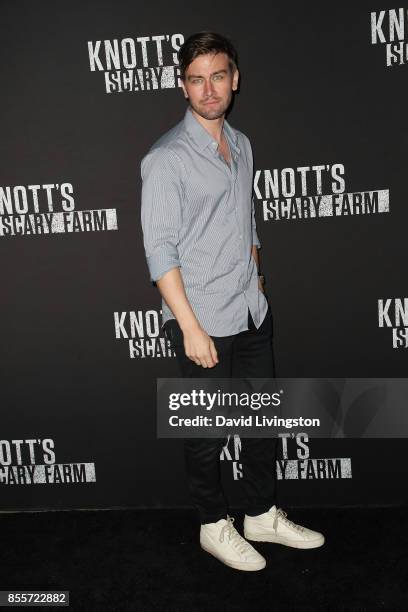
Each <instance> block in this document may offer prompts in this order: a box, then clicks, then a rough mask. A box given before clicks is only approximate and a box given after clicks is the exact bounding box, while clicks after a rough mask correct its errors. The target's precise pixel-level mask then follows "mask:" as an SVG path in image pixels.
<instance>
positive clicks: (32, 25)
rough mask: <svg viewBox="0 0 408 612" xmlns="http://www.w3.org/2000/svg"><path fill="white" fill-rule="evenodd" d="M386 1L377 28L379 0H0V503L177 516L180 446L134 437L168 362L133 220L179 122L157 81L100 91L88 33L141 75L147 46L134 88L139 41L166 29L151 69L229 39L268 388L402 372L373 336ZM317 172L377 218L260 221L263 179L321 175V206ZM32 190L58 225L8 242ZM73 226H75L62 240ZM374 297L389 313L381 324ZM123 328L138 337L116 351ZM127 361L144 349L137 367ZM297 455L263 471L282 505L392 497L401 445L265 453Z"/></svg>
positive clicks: (399, 283)
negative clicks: (279, 473)
mask: <svg viewBox="0 0 408 612" xmlns="http://www.w3.org/2000/svg"><path fill="white" fill-rule="evenodd" d="M391 9H395V10H396V11H397V13H396V14H397V16H399V13H398V7H397V6H395V5H394V4H392V3H389V2H385V1H384V2H381V3H380V4H379V3H375V2H371V3H368V2H362V1H361V0H360V1H358V2H356V3H354V4H353V6H351V5H347V4H346V3H343V4H339V3H335V2H324V3H323V2H313V3H304V2H300V1H299V2H290V3H287V2H283V1H280V2H276V3H269V2H259V1H256V0H255V1H254V2H250V3H247V2H242V3H226V4H223V3H220V2H205V3H198V2H192V3H190V4H189V5H188V4H186V3H185V2H179V1H175V2H172V3H168V2H164V1H163V0H160V1H155V2H149V3H147V2H129V1H121V2H113V1H110V2H96V1H89V0H88V1H86V2H71V3H62V2H61V3H58V2H45V1H43V2H40V3H38V2H37V3H33V2H22V1H16V2H13V3H6V2H2V3H1V19H0V40H1V45H2V73H1V86H2V87H1V89H2V96H1V108H2V112H1V118H0V129H1V138H0V156H1V163H0V186H1V188H2V192H1V194H2V204H1V205H2V210H1V211H0V212H1V214H3V215H4V217H3V221H4V222H3V225H2V227H3V231H2V233H3V234H4V235H0V248H1V256H2V259H1V261H2V274H1V276H2V283H1V285H2V299H1V303H2V314H1V344H0V346H1V348H0V350H1V353H2V357H1V364H2V365H1V371H2V382H1V390H2V419H1V425H2V426H1V436H0V438H1V442H0V464H1V465H0V468H1V471H0V484H1V488H2V495H1V498H0V499H1V501H0V509H3V510H6V509H21V510H22V509H31V508H103V507H115V506H138V507H160V506H181V505H186V504H188V503H189V498H188V493H187V489H186V485H185V482H184V475H183V474H184V472H183V456H182V446H181V444H180V442H179V441H177V440H158V439H157V438H156V434H155V389H156V378H157V377H166V376H177V375H178V370H177V365H176V362H175V358H174V356H172V355H171V354H167V353H166V350H164V351H163V347H164V346H165V345H164V340H163V339H161V340H160V338H158V337H157V333H158V327H157V325H158V322H159V321H160V317H159V315H160V296H159V292H158V290H157V288H155V287H154V286H152V284H151V283H150V282H149V276H148V270H147V265H146V261H145V255H144V249H143V241H142V233H141V227H140V189H141V180H140V160H141V157H142V156H143V155H144V153H145V152H146V151H147V149H148V148H149V146H150V145H151V144H152V143H153V142H154V141H155V140H156V139H157V138H158V137H159V136H160V135H161V134H162V133H163V132H164V131H166V130H168V129H169V128H170V127H172V126H173V125H174V124H175V123H176V122H178V121H179V120H180V119H181V118H182V116H183V114H184V109H185V100H184V97H183V95H182V92H181V89H180V88H179V87H178V86H177V81H176V86H172V84H171V78H170V80H169V79H167V81H166V79H164V81H162V84H164V85H166V84H167V87H166V86H163V87H159V88H157V89H150V90H149V89H145V90H140V89H139V90H133V91H122V92H114V91H112V92H110V93H107V91H106V85H105V74H104V72H105V70H98V69H96V70H91V65H92V62H91V59H90V54H89V51H88V42H89V43H90V44H91V49H93V51H94V52H95V53H96V51H95V49H96V45H97V43H96V41H102V43H101V47H100V50H99V51H100V52H99V54H98V57H99V62H100V66H101V67H102V68H104V69H106V56H105V55H104V43H103V41H105V40H106V41H111V44H112V46H113V47H112V48H113V49H114V45H115V44H116V43H114V42H112V41H115V40H116V41H118V45H119V48H120V46H121V41H123V39H132V40H133V41H136V42H134V44H135V49H136V64H137V65H136V67H134V71H135V72H136V71H137V69H138V68H140V67H142V65H143V41H140V40H139V41H137V39H138V38H140V37H148V39H147V40H146V43H145V44H146V47H145V48H146V58H147V59H146V62H145V63H146V64H147V66H143V67H144V68H145V69H146V70H145V72H144V73H137V74H139V76H140V75H141V76H142V77H143V83H148V81H146V80H145V79H146V78H147V77H148V76H149V74H150V76H151V78H152V79H153V82H154V77H153V76H152V74H153V72H152V70H151V68H154V67H157V66H158V65H159V63H160V62H159V60H158V53H157V48H158V47H157V46H156V42H155V41H154V40H152V38H151V37H153V36H160V35H162V36H164V37H166V35H169V38H168V39H166V38H164V39H163V41H162V49H163V61H164V64H165V65H166V66H174V64H175V62H174V61H173V59H172V53H174V48H172V47H171V42H172V41H173V43H174V44H176V45H177V44H178V43H179V42H181V40H182V37H183V36H184V37H187V36H188V35H189V34H191V33H193V32H195V31H199V30H204V29H208V30H215V31H218V32H220V33H223V34H225V35H227V36H230V37H231V38H232V40H233V41H234V43H235V44H236V46H237V48H238V52H239V60H240V62H239V63H240V70H241V86H240V92H239V95H238V96H237V97H236V99H235V103H234V105H233V109H232V111H231V113H230V115H229V116H228V120H229V121H230V123H231V124H232V125H233V126H235V127H237V128H238V129H240V130H242V131H243V132H244V133H246V134H247V135H248V136H249V138H250V139H251V141H252V145H253V149H254V158H255V168H256V170H257V171H258V172H259V175H258V177H260V178H259V180H258V179H257V181H258V182H257V186H258V187H259V189H260V191H259V194H258V196H259V197H258V198H257V200H256V218H257V226H258V233H259V236H260V240H261V243H262V249H261V251H260V257H261V262H262V268H263V271H264V273H265V276H266V282H267V293H268V296H269V298H270V302H271V304H272V308H273V315H274V333H275V353H276V365H277V373H278V375H279V376H305V377H306V376H307V377H309V376H310V377H313V376H315V377H376V376H381V377H388V376H389V377H398V376H402V377H403V376H405V375H406V371H407V368H406V365H407V352H406V348H405V344H404V341H403V340H401V341H400V342H399V344H400V345H401V346H394V345H393V333H394V334H395V333H397V332H398V333H399V334H400V337H402V338H403V334H404V333H406V332H407V326H408V322H407V320H406V319H405V320H404V319H403V318H402V319H400V320H399V321H395V316H394V317H393V316H392V313H393V308H394V306H395V304H396V303H395V300H396V299H397V300H401V301H402V302H401V303H403V301H404V299H405V298H407V296H408V289H407V283H406V255H407V246H406V227H407V221H408V213H407V207H406V176H405V174H406V173H405V163H406V157H405V152H406V141H407V138H406V134H407V127H408V125H407V124H408V119H407V113H406V97H405V94H406V91H407V85H406V82H407V70H408V65H407V64H406V63H403V62H402V63H397V64H392V65H387V60H386V58H387V55H386V53H387V52H386V49H387V44H388V43H390V42H391V43H392V42H393V39H392V38H390V37H391V36H392V32H391V33H390V31H389V20H390V13H389V10H391ZM382 10H384V11H385V14H384V16H383V21H382V25H380V26H379V25H378V19H379V17H378V15H379V13H380V11H382ZM401 10H402V9H401ZM403 11H404V12H403V17H404V20H405V21H404V25H405V29H404V31H403V32H401V31H400V33H399V36H400V38H401V39H404V40H405V42H402V43H401V48H403V49H404V50H405V51H406V44H407V39H408V31H407V30H408V28H407V25H408V22H407V18H406V16H407V10H406V9H403ZM372 12H375V13H376V14H377V17H376V19H377V22H376V23H377V26H378V28H377V38H378V37H380V34H378V30H379V29H381V31H382V32H383V35H384V38H385V40H384V41H383V42H379V41H378V42H376V44H372V28H371V13H372ZM391 18H392V14H391ZM177 35H178V36H177ZM172 36H174V38H172ZM394 38H395V37H394ZM395 42H396V41H394V43H395ZM126 45H127V46H126ZM125 48H126V49H127V50H128V51H129V50H130V49H131V48H132V43H131V42H127V43H126V44H125ZM93 57H94V62H95V61H96V60H95V54H94V56H93ZM405 57H406V56H405ZM126 58H127V64H128V66H129V62H130V59H129V58H130V55H127V56H126V57H125V58H124V57H123V55H121V56H120V59H119V60H118V61H119V64H118V67H117V66H112V70H113V71H114V72H115V71H116V70H117V71H118V72H119V73H120V75H121V76H122V77H123V74H124V73H127V74H128V75H129V73H128V72H127V70H128V69H129V68H128V67H126V66H124V61H125V63H126ZM112 61H114V60H112ZM115 61H116V60H115ZM98 66H99V64H98V61H96V67H98ZM174 70H175V69H174V67H173V68H171V69H169V74H170V77H171V74H173V75H174V74H176V73H175V72H174ZM111 78H112V72H110V76H109V79H111ZM334 164H340V165H341V166H339V168H341V167H342V166H343V167H344V169H343V170H340V171H339V173H340V175H341V176H342V178H343V179H344V188H343V189H342V191H343V192H346V193H349V194H350V193H355V192H359V193H363V194H364V193H366V192H376V191H380V190H383V191H385V192H388V193H386V195H385V196H384V197H383V198H382V199H381V197H380V204H379V207H378V209H375V208H374V212H371V213H370V212H369V211H367V214H357V213H356V212H355V210H354V213H355V214H347V212H350V211H351V213H352V212H353V210H352V209H350V208H349V209H347V207H345V208H343V209H341V208H340V209H338V210H341V211H342V212H343V214H341V215H340V214H339V215H329V216H322V217H321V218H314V217H311V218H296V217H295V212H296V210H295V209H292V211H295V212H293V214H292V218H291V219H281V220H273V219H268V218H265V215H264V204H263V200H268V194H266V193H265V192H264V191H263V189H264V177H265V171H270V172H271V175H272V176H273V173H274V171H275V170H276V171H277V174H278V176H280V175H281V173H282V171H283V170H284V169H292V170H287V171H286V172H283V176H284V177H285V176H286V177H290V176H291V175H292V176H295V177H297V179H296V182H295V194H294V195H295V196H297V197H299V196H301V195H304V194H302V189H301V183H300V181H299V180H298V178H299V176H300V175H299V172H298V171H297V170H296V169H297V168H299V167H310V168H311V167H312V166H319V165H320V166H323V169H322V190H321V191H320V193H321V194H331V193H333V184H332V178H331V176H332V175H331V174H330V173H331V172H332V170H331V169H332V167H333V166H334ZM64 183H65V184H68V186H67V185H65V187H62V185H63V184H64ZM337 184H339V183H337ZM33 185H37V186H39V187H38V189H37V191H36V190H35V189H34V190H33V189H32V188H31V189H30V188H29V186H31V187H32V186H33ZM43 185H53V187H48V188H46V187H43ZM57 185H58V187H57ZM18 186H20V187H21V188H20V189H18V188H17V189H15V188H16V187H18ZM8 187H9V188H10V189H9V191H7V188H8ZM287 187H288V185H287ZM289 187H290V185H289ZM306 188H307V194H308V195H309V196H316V195H317V194H318V193H319V187H318V184H317V182H316V171H313V170H311V171H309V173H308V175H307V185H306ZM47 189H48V194H51V195H52V198H53V211H51V212H55V213H58V214H59V215H60V216H58V214H57V215H56V217H55V219H54V221H53V222H54V224H55V225H54V226H53V228H54V230H55V229H56V230H58V229H59V230H61V229H66V230H68V231H54V232H52V233H39V229H38V227H39V225H38V226H37V232H35V231H34V232H32V233H31V234H30V233H29V232H30V225H24V227H25V230H26V233H25V234H23V235H7V230H5V229H4V228H5V227H6V228H7V227H10V223H11V221H10V216H7V212H8V213H10V212H11V213H13V214H15V215H16V214H17V213H19V214H21V216H19V217H18V219H19V220H20V221H19V222H25V223H27V221H26V217H27V215H28V216H29V215H30V214H32V213H34V212H36V210H37V209H36V208H35V201H34V196H33V194H34V193H36V194H37V196H38V201H39V204H38V212H39V213H42V214H43V216H42V217H41V215H40V216H38V217H36V219H37V221H38V224H41V223H44V224H45V220H44V219H45V217H44V213H46V212H48V213H49V212H50V204H49V201H48V200H47ZM279 191H280V194H279V195H281V194H282V187H281V189H280V190H279ZM283 192H284V194H285V193H287V192H285V191H284V189H283ZM64 194H65V196H66V195H67V194H69V195H71V199H70V198H69V197H68V198H67V197H65V199H64ZM292 195H293V194H292ZM380 195H381V194H380ZM25 197H26V198H27V199H26V200H25ZM273 197H275V195H269V204H268V203H267V204H266V207H268V206H269V205H270V203H271V199H272V198H273ZM278 197H279V196H278ZM362 197H364V196H362ZM384 198H385V200H384ZM72 202H74V206H75V211H86V210H96V211H98V210H99V211H102V210H108V211H109V210H111V209H114V211H113V212H110V213H109V212H108V213H103V214H102V215H101V217H99V219H100V220H102V221H101V222H102V223H103V222H104V219H107V223H108V224H109V223H111V226H112V229H110V230H102V231H101V230H99V231H98V230H97V226H96V221H95V220H94V221H93V223H94V226H93V227H92V228H91V231H84V227H85V226H84V225H83V220H84V217H80V215H79V216H78V218H77V219H76V221H75V219H74V218H73V216H72V211H71V212H69V213H68V215H67V218H68V217H69V219H70V220H67V221H66V225H64V222H63V224H62V227H59V226H58V223H59V221H61V218H62V217H61V215H62V211H63V207H64V205H65V206H66V210H68V211H69V208H70V205H72ZM384 202H385V203H384ZM387 207H388V208H389V210H387ZM381 211H382V212H381ZM24 213H26V214H24ZM105 214H106V217H104V216H103V215H105ZM70 215H71V217H70ZM40 217H41V218H40ZM81 219H82V221H81ZM93 219H94V218H93ZM115 220H116V223H117V229H114V227H115ZM75 222H76V223H77V225H76V226H75V227H76V229H77V230H78V231H70V230H72V229H73V228H74V223H75ZM7 223H8V224H9V225H7ZM81 223H82V225H81ZM31 227H33V226H31ZM44 227H46V226H45V225H44ZM379 300H384V301H385V300H392V302H391V306H389V310H387V312H388V314H389V319H387V318H385V319H383V322H384V321H385V322H386V324H385V325H383V326H380V325H379ZM387 308H388V306H387ZM394 314H395V313H394ZM407 315H408V313H407ZM132 316H133V317H134V320H136V321H142V322H143V321H144V323H145V324H144V325H142V328H138V327H137V326H133V331H134V335H135V337H133V338H126V335H131V323H130V321H131V318H132ZM138 317H140V319H138ZM149 325H150V326H151V328H150V331H149ZM391 327H395V328H399V331H398V330H397V332H393V330H392V329H391ZM397 345H398V342H397ZM138 347H139V348H138ZM143 347H144V349H145V350H147V351H149V348H150V349H152V350H153V353H151V354H147V355H146V356H144V357H143V356H142V354H141V352H140V351H141V350H142V348H143ZM132 350H133V352H132ZM30 440H31V442H29V441H30ZM16 441H21V442H16ZM236 442H239V441H236ZM305 448H306V449H308V451H306V452H307V453H308V457H309V459H315V460H317V459H323V460H324V461H323V462H321V463H320V464H319V465H320V467H321V470H320V472H318V471H316V470H315V469H314V468H315V467H316V465H317V464H316V462H314V463H313V461H309V463H308V464H307V462H306V463H303V464H302V469H301V470H300V472H297V471H296V470H297V467H296V465H298V464H296V465H295V474H297V475H302V477H301V478H284V479H282V481H281V483H280V487H279V491H280V498H281V501H282V503H284V504H291V505H299V506H300V505H303V506H305V505H321V506H324V505H332V504H335V505H354V504H367V505H370V504H397V503H401V502H405V501H406V487H405V481H406V478H405V477H406V472H407V467H406V460H405V452H406V449H407V444H406V441H405V440H332V441H330V440H320V441H316V440H315V441H309V442H308V443H307V444H304V440H303V445H302V440H299V443H298V444H297V443H296V442H295V441H293V440H289V441H288V445H287V458H288V459H291V460H297V459H298V458H300V459H302V457H303V458H304V455H303V456H302V455H300V457H299V455H298V454H297V453H298V452H299V453H301V452H302V451H304V449H305ZM30 449H31V453H30ZM49 449H51V450H52V451H53V453H52V452H49ZM283 451H284V449H283V448H282V449H281V454H282V452H283ZM339 458H343V459H344V461H343V462H342V463H339V462H336V461H335V459H339ZM47 462H49V465H48V463H47ZM54 464H56V465H58V466H60V467H58V468H54V467H53V466H54ZM72 464H78V466H77V467H76V468H75V467H74V466H73V465H72ZM85 464H86V465H85ZM44 465H48V467H47V468H44V467H43V466H44ZM64 465H65V466H67V467H65V468H64ZM81 465H82V466H83V467H82V468H81ZM339 465H340V466H342V467H341V471H340V472H339V471H337V472H336V466H337V469H340V468H339V467H338V466H339ZM33 466H35V469H32V468H33ZM222 466H223V476H224V480H225V485H226V487H227V489H228V491H229V493H230V495H231V498H232V500H237V499H239V486H238V483H237V480H239V476H240V464H239V453H238V452H237V453H235V452H234V445H233V443H232V441H231V444H230V446H229V450H228V452H227V453H226V454H225V455H224V456H223V458H222ZM29 467H31V472H30V470H29V469H28V468H29ZM331 468H333V469H334V471H333V470H331ZM343 468H344V469H343ZM81 469H82V470H84V471H81ZM30 473H32V474H33V475H32V476H30ZM93 474H95V475H96V479H94V478H93ZM319 475H320V477H318V476H319ZM333 476H334V477H333ZM58 477H59V481H58ZM44 478H45V482H44ZM52 478H54V479H55V480H56V481H54V482H48V481H50V479H51V480H52ZM31 479H32V480H34V481H35V482H32V481H31ZM78 480H79V482H76V481H78ZM81 481H82V482H81ZM87 481H89V482H87Z"/></svg>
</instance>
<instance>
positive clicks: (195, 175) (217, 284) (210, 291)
mask: <svg viewBox="0 0 408 612" xmlns="http://www.w3.org/2000/svg"><path fill="white" fill-rule="evenodd" d="M223 130H224V134H225V137H226V139H227V142H228V145H229V148H230V152H231V165H229V164H228V163H227V162H226V161H225V160H224V158H223V156H222V155H221V153H219V151H218V143H217V142H216V141H215V140H214V138H213V137H212V136H211V134H210V133H209V132H208V131H207V130H206V129H205V128H204V127H203V126H202V125H201V123H200V122H199V121H198V120H197V119H196V118H195V117H194V115H193V113H192V112H191V110H190V107H189V106H188V107H187V109H186V112H185V115H184V118H183V119H182V120H181V121H180V122H179V123H178V124H176V125H175V126H174V127H173V128H172V129H170V130H169V131H168V132H166V133H165V134H164V135H163V136H161V137H160V138H159V139H158V140H157V141H156V142H155V143H154V144H153V145H152V147H151V148H150V150H149V151H148V153H147V154H146V155H145V156H144V157H143V159H142V162H141V176H142V204H141V222H142V230H143V242H144V249H145V253H146V259H147V265H148V269H149V272H150V278H151V280H152V281H156V280H158V279H159V278H161V277H162V276H163V274H164V273H165V272H167V271H168V270H171V269H172V268H175V267H180V273H181V276H182V279H183V283H184V287H185V291H186V295H187V298H188V301H189V302H190V304H191V307H192V309H193V311H194V314H195V315H196V317H197V319H198V321H199V323H200V325H201V327H202V328H203V329H204V330H205V331H206V332H207V333H208V334H209V335H211V336H229V335H232V334H237V333H239V332H241V331H244V330H246V329H248V308H249V310H250V312H251V315H252V318H253V321H254V323H255V325H256V327H257V328H258V327H259V326H260V325H261V323H262V321H263V320H264V318H265V315H266V312H267V309H268V302H267V300H266V297H265V295H264V294H263V292H262V291H261V290H260V289H259V285H258V273H257V268H256V263H255V260H254V258H253V257H252V252H251V251H252V245H253V244H254V245H256V246H257V247H258V248H259V247H260V246H261V245H260V242H259V238H258V235H257V231H256V222H255V210H254V200H253V157H252V150H251V144H250V142H249V139H248V138H247V136H245V134H243V133H242V132H240V131H239V130H236V129H234V128H232V127H231V125H230V124H229V123H228V122H227V121H226V119H224V127H223ZM174 318H175V316H174V314H173V312H172V311H171V310H170V308H169V306H168V305H167V303H166V301H165V300H164V299H163V298H162V326H163V325H164V323H165V322H166V321H168V320H169V319H174Z"/></svg>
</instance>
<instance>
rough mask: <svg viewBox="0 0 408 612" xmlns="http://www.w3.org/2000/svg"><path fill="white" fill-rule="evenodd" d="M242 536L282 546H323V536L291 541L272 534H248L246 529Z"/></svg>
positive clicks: (254, 540)
mask: <svg viewBox="0 0 408 612" xmlns="http://www.w3.org/2000/svg"><path fill="white" fill-rule="evenodd" d="M244 538H245V539H246V540H252V541H253V542H272V543H273V544H282V545H283V546H290V547H291V548H304V549H306V548H319V547H320V546H323V544H324V537H323V538H322V539H319V540H311V541H309V542H307V541H303V542H302V541H300V542H293V541H292V540H287V539H286V538H283V537H282V536H274V535H272V534H271V535H268V534H265V535H262V534H256V535H255V534H254V535H251V534H249V533H248V532H247V531H245V532H244Z"/></svg>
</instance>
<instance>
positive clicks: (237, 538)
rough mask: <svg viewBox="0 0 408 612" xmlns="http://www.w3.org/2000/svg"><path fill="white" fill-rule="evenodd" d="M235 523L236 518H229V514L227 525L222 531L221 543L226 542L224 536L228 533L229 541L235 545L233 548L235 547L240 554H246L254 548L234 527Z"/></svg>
mask: <svg viewBox="0 0 408 612" xmlns="http://www.w3.org/2000/svg"><path fill="white" fill-rule="evenodd" d="M234 521H235V519H234V517H233V516H229V514H227V522H226V523H225V525H224V526H223V528H222V529H221V533H220V542H223V541H224V535H225V533H227V534H228V540H229V541H230V542H231V543H232V544H233V546H235V548H236V549H237V550H238V551H239V552H242V553H244V552H246V551H248V550H250V549H251V548H252V546H251V544H250V543H249V542H247V541H246V540H245V539H244V538H243V537H242V536H241V535H240V534H239V533H238V531H237V530H236V529H235V527H234V525H233V523H234Z"/></svg>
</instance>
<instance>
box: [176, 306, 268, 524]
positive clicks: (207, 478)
mask: <svg viewBox="0 0 408 612" xmlns="http://www.w3.org/2000/svg"><path fill="white" fill-rule="evenodd" d="M248 327H249V329H248V330H245V331H243V332H240V333H238V334H234V335H232V336H223V337H218V336H211V338H212V339H213V341H214V344H215V348H216V349H217V353H218V359H219V362H218V363H217V365H215V366H214V367H213V368H203V367H202V366H199V365H197V364H196V363H194V361H192V360H191V359H189V358H188V357H187V356H186V354H185V350H184V340H183V332H182V331H181V328H180V326H179V324H178V322H177V320H176V319H170V320H169V321H167V322H166V323H165V325H164V332H165V335H166V337H167V339H168V340H169V341H170V343H171V346H172V348H173V350H174V352H175V353H176V358H177V360H178V364H179V368H180V370H181V378H184V377H185V378H208V377H212V378H231V377H233V378H241V377H242V378H272V377H274V376H275V369H274V358H273V348H272V313H271V309H270V306H269V307H268V311H267V313H266V316H265V319H264V321H263V322H262V324H261V326H260V327H259V329H256V327H255V324H254V322H253V320H252V316H251V313H250V311H249V309H248ZM225 443H226V439H225V438H189V439H184V455H185V464H186V470H187V477H188V485H189V490H190V494H191V498H192V501H193V503H194V506H195V507H196V509H197V510H198V514H199V518H200V522H201V523H202V524H204V523H213V522H216V521H218V520H219V519H221V518H226V515H227V513H228V503H227V499H226V497H225V495H224V492H223V489H222V486H221V473H220V452H221V449H222V447H223V446H224V445H225ZM276 448H277V438H265V439H264V438H245V439H244V440H242V449H241V462H242V467H243V473H244V475H243V479H242V485H243V487H244V492H245V497H246V507H245V512H246V514H248V515H250V516H256V515H258V514H262V513H263V512H266V511H267V510H269V508H270V507H271V506H272V505H273V504H274V503H276V467H275V466H276Z"/></svg>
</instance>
